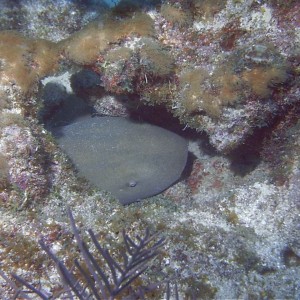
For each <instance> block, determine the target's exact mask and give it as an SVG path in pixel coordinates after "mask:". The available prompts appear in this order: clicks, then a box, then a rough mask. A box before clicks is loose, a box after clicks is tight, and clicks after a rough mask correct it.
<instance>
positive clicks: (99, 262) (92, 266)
mask: <svg viewBox="0 0 300 300" xmlns="http://www.w3.org/2000/svg"><path fill="white" fill-rule="evenodd" d="M68 216H69V219H70V223H71V228H72V232H73V234H74V237H75V240H76V244H77V246H78V248H79V250H80V254H81V258H82V259H81V260H79V259H75V261H74V267H72V268H70V269H68V267H67V266H66V264H65V263H64V262H63V261H62V260H61V259H59V258H58V257H57V256H56V255H55V254H54V252H53V251H52V250H51V249H50V247H49V246H48V245H47V244H46V242H45V240H44V239H43V238H42V239H40V241H39V244H40V246H41V248H42V249H43V250H44V251H45V252H46V253H47V255H48V257H49V258H50V259H51V260H52V261H53V262H54V264H55V267H56V269H57V272H58V274H59V276H60V279H61V285H62V289H61V291H60V292H59V293H58V294H57V295H54V294H52V293H49V292H46V291H45V290H44V289H43V288H38V287H35V286H34V285H33V284H31V283H29V282H27V281H26V280H25V279H23V278H22V277H20V276H18V275H16V274H12V277H13V278H14V279H15V280H16V281H17V282H19V283H21V285H22V286H25V287H26V288H27V289H28V290H29V291H26V290H24V289H23V288H18V287H17V285H16V284H15V283H14V282H13V281H12V280H11V279H9V278H8V277H7V276H6V275H5V274H4V272H2V271H0V276H2V277H3V279H4V280H5V281H6V282H7V283H8V284H9V285H10V287H11V288H12V289H13V290H14V292H15V295H14V299H17V298H18V297H22V299H33V298H31V297H30V296H29V293H33V294H35V295H37V296H39V297H40V298H41V299H45V300H46V299H74V297H75V299H84V300H85V299H116V297H120V299H129V298H130V299H143V298H144V294H145V292H146V291H149V290H150V291H152V290H154V289H156V288H157V286H158V284H157V283H154V284H150V285H148V286H141V285H140V284H139V283H137V284H136V282H138V280H137V279H138V278H139V277H140V275H141V274H143V273H144V272H145V271H146V270H147V268H148V265H149V262H150V261H151V260H152V259H153V258H155V257H156V256H157V255H158V254H159V248H160V247H162V246H163V245H164V242H165V239H164V238H160V239H158V240H157V241H156V240H155V239H156V235H155V234H154V235H152V234H150V231H149V229H146V231H145V235H144V237H140V236H137V237H136V240H137V241H135V240H133V239H132V238H130V237H129V236H128V235H127V234H126V233H125V231H123V239H124V246H125V251H123V252H121V256H122V259H121V260H122V262H121V263H120V262H119V261H118V260H117V259H115V258H114V257H113V256H112V255H111V254H110V252H109V251H108V250H107V249H105V248H103V247H102V246H101V245H100V243H99V241H98V239H97V237H96V234H95V233H94V231H93V230H91V229H90V230H88V233H89V237H90V239H91V241H92V246H93V248H95V252H93V251H92V250H91V248H90V247H88V245H87V243H86V242H84V241H83V237H82V235H81V234H80V232H79V229H78V227H77V226H76V224H75V220H74V217H73V214H72V212H71V210H70V209H68ZM103 265H105V267H104V266H103ZM107 270H108V271H107ZM133 284H136V285H135V286H137V288H136V290H135V289H134V288H133ZM175 288H176V289H177V287H175ZM166 294H167V297H170V296H168V295H170V294H171V293H170V285H169V284H167V292H166ZM176 294H177V291H176ZM76 297H77V298H76ZM128 297H129V298H128ZM176 298H177V296H176Z"/></svg>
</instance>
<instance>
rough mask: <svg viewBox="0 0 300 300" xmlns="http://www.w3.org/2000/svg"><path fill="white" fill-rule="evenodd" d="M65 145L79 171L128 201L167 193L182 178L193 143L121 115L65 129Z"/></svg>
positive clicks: (62, 131)
mask: <svg viewBox="0 0 300 300" xmlns="http://www.w3.org/2000/svg"><path fill="white" fill-rule="evenodd" d="M56 137H57V140H58V144H59V146H60V147H61V148H62V149H63V150H64V151H65V152H66V153H67V155H68V156H69V157H70V159H71V160H72V162H73V163H74V165H75V167H76V168H77V170H78V172H79V175H80V176H83V177H85V178H86V179H87V180H88V181H89V182H91V183H92V184H93V185H94V186H95V187H98V188H100V189H103V190H107V191H109V192H111V194H112V195H113V196H115V197H116V198H117V199H119V201H120V202H121V203H122V204H129V203H132V202H135V201H138V200H140V199H144V198H147V197H150V196H154V195H156V194H159V193H161V192H162V191H164V190H165V189H166V188H168V187H169V186H170V185H172V184H173V183H174V182H175V181H176V180H178V179H179V178H180V176H181V173H182V171H183V169H184V167H185V165H186V161H187V155H188V146H187V141H186V140H185V139H184V138H182V137H180V136H179V135H177V134H175V133H173V132H171V131H168V130H166V129H164V128H161V127H158V126H154V125H150V124H148V123H138V122H134V121H132V120H130V119H125V118H121V117H94V118H87V119H84V120H81V121H79V122H75V123H72V124H70V125H67V126H64V127H60V128H59V130H58V131H57V132H56Z"/></svg>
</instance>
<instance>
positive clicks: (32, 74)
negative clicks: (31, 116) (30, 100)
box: [0, 31, 58, 92]
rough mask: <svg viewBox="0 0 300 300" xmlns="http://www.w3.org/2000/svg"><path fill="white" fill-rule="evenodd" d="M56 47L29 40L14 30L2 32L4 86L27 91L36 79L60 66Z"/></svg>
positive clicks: (1, 55) (2, 75) (2, 81)
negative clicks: (14, 86)
mask: <svg viewBox="0 0 300 300" xmlns="http://www.w3.org/2000/svg"><path fill="white" fill-rule="evenodd" d="M57 51H58V50H57V48H56V45H55V44H54V43H52V42H48V41H45V40H35V41H34V40H31V39H27V38H25V37H23V36H21V35H20V34H18V33H16V32H14V31H2V32H0V59H1V65H0V75H1V80H0V84H2V85H10V84H16V85H17V86H18V87H19V88H21V90H22V91H23V92H27V91H28V90H29V89H30V87H31V85H32V84H33V83H34V82H35V81H36V79H38V78H40V77H43V76H45V75H46V74H49V73H50V72H51V71H53V70H54V69H55V68H56V67H57V62H58V52H57Z"/></svg>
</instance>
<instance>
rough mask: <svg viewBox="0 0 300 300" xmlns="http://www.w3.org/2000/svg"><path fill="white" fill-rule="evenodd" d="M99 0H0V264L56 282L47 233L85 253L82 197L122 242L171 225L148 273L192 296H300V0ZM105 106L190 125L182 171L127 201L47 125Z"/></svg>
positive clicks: (90, 224)
mask: <svg viewBox="0 0 300 300" xmlns="http://www.w3.org/2000/svg"><path fill="white" fill-rule="evenodd" d="M100 2H101V1H88V2H86V1H84V3H83V1H65V0H60V1H56V3H57V5H53V3H54V1H50V0H38V1H31V0H24V1H6V0H5V1H1V3H0V6H1V9H0V24H1V25H0V28H1V31H0V153H1V154H0V214H1V218H0V233H1V234H0V259H1V266H0V268H1V270H2V271H1V272H3V273H5V274H7V276H8V277H9V274H10V273H11V272H14V273H17V274H19V275H20V276H22V277H23V278H25V280H27V281H28V282H32V284H33V286H35V287H39V286H43V287H44V288H45V290H46V291H50V292H51V293H52V292H55V289H56V287H59V286H60V279H59V277H58V275H57V273H56V271H55V268H54V265H53V263H51V262H50V261H49V259H48V258H47V257H45V256H44V255H43V254H42V252H41V251H40V249H39V248H38V247H36V246H34V245H37V241H38V240H39V239H40V237H41V235H42V236H44V237H45V240H46V244H47V246H49V247H51V249H52V251H53V253H54V254H55V255H56V256H57V257H62V258H63V259H64V260H65V262H64V263H65V264H66V267H67V268H70V267H71V266H72V263H73V261H74V258H76V257H77V256H78V250H77V249H76V245H74V242H73V238H72V235H71V233H70V231H69V229H68V218H67V217H66V214H65V210H66V207H67V206H70V207H71V209H72V211H73V212H74V218H75V219H76V224H78V227H80V228H81V229H82V231H84V230H85V229H86V228H93V229H94V231H95V233H96V234H97V239H99V242H100V243H101V245H102V244H103V245H104V247H106V248H110V249H116V251H117V252H118V251H119V252H118V253H120V248H119V247H120V246H119V243H118V242H119V241H120V240H121V239H122V234H121V233H122V230H123V229H126V232H128V234H129V235H130V236H136V235H139V236H143V232H144V230H145V228H150V230H151V232H156V231H159V232H163V233H164V235H165V236H166V243H165V245H164V249H163V252H162V253H161V255H160V256H159V257H157V260H156V262H155V263H152V262H151V263H150V264H149V272H148V271H147V272H145V273H143V274H142V276H141V279H143V280H145V282H147V283H150V282H154V281H155V282H156V281H164V280H166V279H167V280H170V285H171V286H174V284H173V283H174V282H175V281H176V282H177V286H178V292H179V297H180V299H181V298H183V299H184V298H189V297H190V298H193V297H194V298H196V299H201V298H203V299H226V298H227V299H235V298H253V299H272V298H274V299H275V298H276V299H296V298H299V297H300V294H299V280H298V278H299V276H300V268H299V260H300V258H299V257H300V246H299V213H298V212H299V195H300V190H299V186H300V184H299V182H300V174H299V166H300V164H299V161H300V152H299V149H300V147H299V145H300V140H299V137H300V135H299V130H300V126H299V99H300V89H299V74H300V71H299V70H300V69H299V49H300V46H299V45H300V38H299V37H300V35H299V26H300V23H299V17H298V16H299V11H300V6H299V3H298V2H299V1H295V0H290V1H284V2H283V1H277V0H267V1H254V0H245V1H239V0H216V1H208V0H207V1H206V0H201V1H200V0H199V1H198V0H191V1H187V0H169V1H163V3H158V2H157V1H147V5H146V4H142V3H141V2H139V3H138V4H137V3H136V1H124V0H122V1H120V2H119V4H118V5H117V6H116V7H113V8H112V9H111V10H110V9H108V7H107V5H102V4H103V3H102V4H101V3H100ZM89 3H92V4H89ZM151 3H154V4H153V5H152V6H151ZM104 7H105V9H104ZM92 113H98V114H101V115H108V116H126V117H131V118H133V119H134V120H137V121H139V120H147V121H149V122H150V123H153V124H156V125H159V126H162V127H165V128H168V129H170V130H173V131H175V132H176V133H178V134H179V135H182V136H184V137H185V138H186V139H187V140H188V142H189V151H190V153H189V158H188V164H187V166H186V170H185V171H184V173H183V177H182V178H181V180H180V182H178V183H176V184H175V185H174V186H172V187H171V188H169V189H167V190H166V191H164V192H163V193H161V194H160V195H157V196H155V197H152V198H150V199H144V200H143V201H142V202H138V203H133V204H131V205H129V206H125V207H124V206H122V205H120V204H119V203H118V201H116V199H114V198H113V197H112V196H111V195H109V194H108V193H107V192H106V191H102V190H98V189H95V188H94V187H91V186H90V184H89V183H88V182H87V181H86V180H84V179H83V178H80V176H79V174H78V172H77V171H76V169H75V168H74V164H72V162H71V161H70V159H69V158H68V157H67V156H66V154H65V153H63V151H62V150H61V149H60V148H59V147H58V146H57V142H56V141H55V139H54V138H53V136H52V135H51V133H50V132H49V131H48V129H49V127H50V126H52V125H53V124H68V123H70V122H73V121H74V120H76V119H78V118H79V117H81V116H82V115H84V114H89V115H91V114H92ZM179 123H180V124H179ZM82 224H83V225H82ZM20 245H21V246H20ZM104 268H105V267H104ZM104 271H107V269H105V270H104ZM150 271H151V272H150ZM1 274H2V273H1ZM153 274H155V275H153ZM49 279H50V281H49ZM139 283H140V281H139V282H137V285H138V284H139ZM53 287H54V288H53ZM0 294H1V295H3V297H4V298H6V299H9V298H11V297H12V291H11V290H10V287H9V285H8V284H7V282H5V281H4V280H3V279H0ZM150 294H151V293H150ZM159 297H161V294H159V295H158V294H157V293H153V294H151V295H150V296H149V299H158V298H159Z"/></svg>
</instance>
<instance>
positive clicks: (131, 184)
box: [128, 180, 137, 187]
mask: <svg viewBox="0 0 300 300" xmlns="http://www.w3.org/2000/svg"><path fill="white" fill-rule="evenodd" d="M136 185H137V182H136V181H135V180H130V181H129V182H128V186H129V187H135V186H136Z"/></svg>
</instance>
